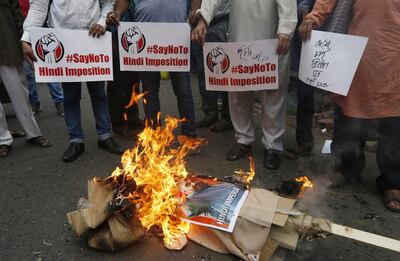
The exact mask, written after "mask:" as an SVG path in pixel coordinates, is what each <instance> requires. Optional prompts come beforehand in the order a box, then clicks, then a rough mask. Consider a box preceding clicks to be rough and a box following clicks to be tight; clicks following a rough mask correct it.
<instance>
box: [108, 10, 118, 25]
mask: <svg viewBox="0 0 400 261" xmlns="http://www.w3.org/2000/svg"><path fill="white" fill-rule="evenodd" d="M120 20H121V15H120V14H119V12H118V11H111V12H109V13H108V14H107V18H106V23H107V25H108V26H118V25H119V21H120Z"/></svg>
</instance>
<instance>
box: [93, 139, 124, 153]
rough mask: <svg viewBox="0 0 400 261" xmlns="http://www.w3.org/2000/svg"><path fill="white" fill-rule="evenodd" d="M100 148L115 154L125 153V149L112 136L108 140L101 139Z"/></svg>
mask: <svg viewBox="0 0 400 261" xmlns="http://www.w3.org/2000/svg"><path fill="white" fill-rule="evenodd" d="M98 144H99V148H100V149H103V150H106V151H108V152H110V153H114V154H123V153H124V151H125V150H124V149H123V148H122V147H121V146H119V145H118V144H117V143H116V142H115V141H114V140H113V139H112V138H111V137H110V138H108V139H106V140H99V143H98Z"/></svg>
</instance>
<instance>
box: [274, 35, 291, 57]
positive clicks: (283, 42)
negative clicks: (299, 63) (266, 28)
mask: <svg viewBox="0 0 400 261" xmlns="http://www.w3.org/2000/svg"><path fill="white" fill-rule="evenodd" d="M277 37H278V47H277V48H276V53H277V54H278V55H285V54H287V53H288V52H289V50H290V43H291V41H292V38H291V37H290V36H289V35H288V34H278V35H277Z"/></svg>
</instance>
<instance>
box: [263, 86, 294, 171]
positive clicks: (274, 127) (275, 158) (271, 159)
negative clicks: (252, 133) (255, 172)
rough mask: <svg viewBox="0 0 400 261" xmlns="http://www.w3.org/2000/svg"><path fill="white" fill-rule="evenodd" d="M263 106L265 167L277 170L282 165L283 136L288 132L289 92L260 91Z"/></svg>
mask: <svg viewBox="0 0 400 261" xmlns="http://www.w3.org/2000/svg"><path fill="white" fill-rule="evenodd" d="M259 93H260V102H261V104H262V115H261V119H262V120H261V127H262V131H263V138H262V143H263V145H264V147H265V149H264V166H265V168H267V169H270V170H276V169H278V168H279V166H280V163H281V154H282V151H283V135H284V134H285V130H286V125H285V121H286V97H287V90H274V91H260V92H259Z"/></svg>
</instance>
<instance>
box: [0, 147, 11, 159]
mask: <svg viewBox="0 0 400 261" xmlns="http://www.w3.org/2000/svg"><path fill="white" fill-rule="evenodd" d="M8 154H10V146H7V145H0V158H4V157H7V156H8Z"/></svg>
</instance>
